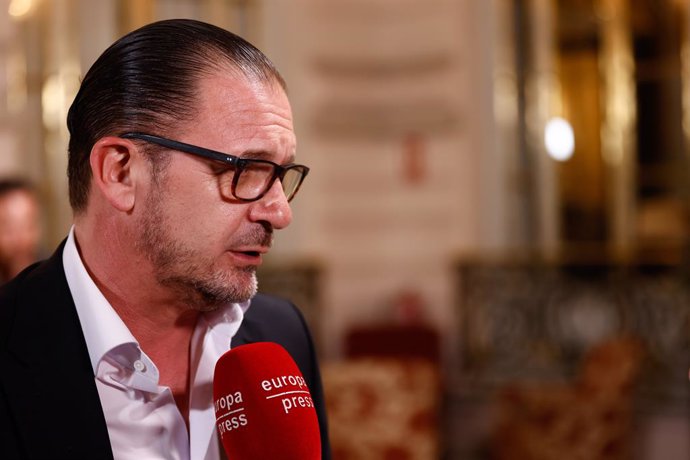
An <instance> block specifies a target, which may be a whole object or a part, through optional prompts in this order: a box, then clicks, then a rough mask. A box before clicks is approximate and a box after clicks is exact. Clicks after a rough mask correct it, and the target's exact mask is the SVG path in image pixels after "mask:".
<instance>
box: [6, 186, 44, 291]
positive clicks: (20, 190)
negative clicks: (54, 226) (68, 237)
mask: <svg viewBox="0 0 690 460" xmlns="http://www.w3.org/2000/svg"><path fill="white" fill-rule="evenodd" d="M41 233H42V232H41V222H40V206H39V203H38V198H37V197H36V192H35V191H34V189H33V187H32V186H31V185H30V184H29V183H28V182H26V181H24V180H22V179H3V180H0V284H2V283H4V282H6V281H8V280H9V279H11V278H14V277H15V276H16V275H17V274H18V273H19V272H20V271H22V270H23V269H24V268H26V267H27V266H28V265H30V264H31V263H33V262H35V261H36V260H38V253H39V247H40V243H41Z"/></svg>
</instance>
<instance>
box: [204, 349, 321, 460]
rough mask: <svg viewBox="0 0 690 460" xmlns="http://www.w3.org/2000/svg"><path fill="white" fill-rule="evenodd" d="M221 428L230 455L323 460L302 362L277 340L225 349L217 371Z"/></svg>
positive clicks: (245, 459) (235, 458) (238, 459)
mask: <svg viewBox="0 0 690 460" xmlns="http://www.w3.org/2000/svg"><path fill="white" fill-rule="evenodd" d="M213 401H214V405H215V411H216V428H217V429H218V434H219V435H220V439H221V441H222V443H223V447H224V448H225V453H226V454H227V455H228V458H229V459H230V460H249V459H251V460H276V459H281V460H312V459H313V460H319V459H320V458H321V438H320V436H319V422H318V419H317V417H316V410H315V409H314V401H313V400H312V398H311V394H310V393H309V388H307V384H306V383H305V381H304V377H302V373H301V372H300V370H299V368H298V367H297V364H295V361H293V359H292V357H291V356H290V355H289V354H288V352H287V351H286V350H285V349H284V348H283V347H281V346H280V345H278V344H276V343H271V342H258V343H253V344H249V345H242V346H239V347H237V348H233V349H232V350H230V351H228V352H227V353H225V354H224V355H223V356H221V357H220V359H219V360H218V362H217V363H216V370H215V374H214V376H213Z"/></svg>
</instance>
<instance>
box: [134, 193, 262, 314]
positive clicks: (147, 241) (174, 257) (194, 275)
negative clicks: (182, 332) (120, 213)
mask: <svg viewBox="0 0 690 460" xmlns="http://www.w3.org/2000/svg"><path fill="white" fill-rule="evenodd" d="M156 188H158V187H156ZM160 196H162V195H161V193H160V192H159V191H158V190H152V191H151V193H150V194H149V197H148V199H147V212H146V213H145V215H144V217H143V218H142V222H141V223H140V226H139V228H140V233H139V235H138V236H139V237H138V238H137V239H135V241H136V243H135V244H136V246H137V249H138V250H139V252H140V253H142V254H144V255H145V256H146V258H147V259H148V260H149V261H150V262H151V264H152V265H153V268H154V275H155V277H156V281H157V282H158V283H159V284H161V285H163V286H165V287H167V288H170V289H172V290H173V291H174V292H175V293H176V295H178V296H179V297H180V300H181V301H183V302H184V303H186V304H187V305H188V306H189V308H192V309H194V310H197V311H201V312H204V311H213V310H217V309H218V308H220V307H222V306H224V305H228V304H230V303H235V302H244V301H246V300H249V299H251V298H252V297H254V295H255V294H256V292H257V288H258V282H257V278H256V267H253V266H248V267H236V268H235V269H233V270H232V271H228V270H227V269H221V268H219V267H216V266H215V264H214V260H212V259H208V260H207V259H205V258H204V257H203V256H202V255H201V254H199V253H198V252H197V251H195V250H194V249H192V248H191V247H189V246H188V245H186V244H185V243H184V242H183V241H179V240H177V239H175V238H174V237H173V236H172V235H171V234H170V229H171V228H173V227H172V226H173V225H175V224H174V223H173V222H171V221H170V219H169V218H167V216H165V215H164V213H163V206H161V204H160V201H159V200H157V199H156V198H158V197H160ZM259 231H260V232H261V235H259V234H258V233H259ZM259 231H257V232H255V233H254V234H252V235H250V236H247V237H245V239H247V240H252V241H264V242H265V241H266V240H267V239H268V240H269V241H270V239H271V237H270V235H266V231H265V230H263V229H261V230H259Z"/></svg>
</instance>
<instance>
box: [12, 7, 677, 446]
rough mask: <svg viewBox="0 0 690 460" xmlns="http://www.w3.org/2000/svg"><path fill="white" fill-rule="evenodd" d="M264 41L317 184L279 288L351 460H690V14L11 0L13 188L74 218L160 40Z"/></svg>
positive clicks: (50, 228)
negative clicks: (77, 158) (84, 109)
mask: <svg viewBox="0 0 690 460" xmlns="http://www.w3.org/2000/svg"><path fill="white" fill-rule="evenodd" d="M173 17H188V18H196V19H201V20H205V21H208V22H212V23H214V24H217V25H219V26H222V27H225V28H227V29H229V30H231V31H234V32H235V33H237V34H239V35H242V36H243V37H245V38H247V39H249V40H250V41H252V42H253V43H254V44H256V45H257V46H258V47H259V48H261V49H262V50H264V51H265V52H266V54H267V55H268V56H269V57H270V58H271V59H272V60H273V61H274V62H275V63H276V65H277V66H278V68H279V69H281V72H282V73H283V75H284V76H285V78H286V80H287V81H288V85H289V95H290V98H291V101H292V104H293V110H294V116H295V120H296V130H297V135H298V147H299V148H298V150H299V160H300V162H303V163H305V164H308V165H309V166H310V167H311V168H312V173H311V174H310V176H309V179H308V181H307V183H306V184H305V185H304V187H303V190H302V192H301V193H300V197H299V199H297V200H295V202H294V212H295V220H294V223H293V224H292V226H291V227H290V228H289V229H287V230H285V231H284V232H282V233H281V235H279V238H278V240H277V243H276V247H275V249H274V251H273V253H272V255H271V258H270V259H269V260H268V261H267V263H266V265H265V266H264V267H262V270H261V271H262V273H261V278H260V280H261V287H260V289H262V290H264V291H267V292H274V293H278V294H282V295H286V296H289V297H291V298H293V299H294V300H295V301H296V302H297V303H298V304H299V305H300V306H301V307H302V308H303V310H304V311H305V314H306V316H307V318H308V320H309V322H310V324H311V327H312V329H313V331H314V335H315V340H316V342H317V345H318V347H319V351H320V354H321V359H322V362H323V365H324V378H325V380H326V384H327V390H329V395H330V398H331V401H330V402H329V404H331V413H332V415H331V418H332V431H333V433H332V436H333V438H334V444H335V447H336V454H337V456H338V457H337V458H342V459H347V458H349V459H360V458H361V459H366V458H372V459H378V458H381V459H384V458H385V459H435V458H447V459H488V458H511V459H523V458H524V459H551V458H553V459H556V458H558V459H569V458H573V459H575V458H582V459H596V458H636V459H662V458H663V459H687V458H690V423H689V418H688V417H689V411H690V399H689V398H688V396H689V393H688V368H689V367H690V340H689V337H690V284H689V282H690V279H689V277H688V274H690V271H689V270H688V268H690V259H689V256H690V252H689V251H688V249H689V248H688V236H689V235H690V228H688V224H689V221H688V204H689V203H690V201H689V198H690V197H689V196H688V194H689V192H690V190H689V188H688V184H690V182H689V180H688V179H689V177H688V172H689V169H688V168H689V166H690V165H688V145H687V141H688V135H689V134H690V86H688V85H690V80H689V77H690V74H689V73H690V61H689V59H690V54H689V51H690V48H689V47H688V45H689V44H690V43H689V42H688V40H689V38H688V25H689V21H690V12H689V5H688V2H687V1H685V0H396V1H393V0H341V1H338V2H335V1H327V0H0V176H22V177H26V178H28V179H30V180H31V181H32V182H33V183H34V184H35V185H36V187H37V189H38V191H39V192H40V195H41V198H42V200H43V202H44V205H45V206H44V216H43V221H44V223H45V241H44V246H45V251H46V253H49V252H50V251H52V248H54V247H55V245H56V244H57V243H58V242H59V241H60V240H61V239H62V238H64V236H65V235H66V233H67V231H68V229H69V225H70V222H71V212H70V209H69V205H68V202H67V183H66V174H65V170H66V161H67V160H66V158H67V156H66V150H67V149H66V145H67V131H66V127H65V116H66V111H67V109H68V107H69V104H70V103H71V100H72V98H73V96H74V94H75V93H76V89H77V88H78V85H79V79H80V76H81V75H83V73H84V72H85V71H86V69H88V67H89V66H90V65H91V63H92V62H93V61H94V60H95V58H96V57H97V56H98V55H99V54H100V53H101V52H102V51H103V50H104V49H105V48H106V47H107V46H108V45H109V44H110V43H111V42H112V41H114V40H115V39H116V38H117V37H119V36H121V35H122V34H124V33H126V32H128V31H130V30H132V29H134V28H136V27H138V26H140V25H143V24H145V23H148V22H151V21H153V20H157V19H164V18H173Z"/></svg>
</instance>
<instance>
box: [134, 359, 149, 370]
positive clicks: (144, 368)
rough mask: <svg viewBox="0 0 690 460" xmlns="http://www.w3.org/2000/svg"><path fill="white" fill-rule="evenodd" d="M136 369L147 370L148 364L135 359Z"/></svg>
mask: <svg viewBox="0 0 690 460" xmlns="http://www.w3.org/2000/svg"><path fill="white" fill-rule="evenodd" d="M134 369H136V370H137V371H138V372H146V364H144V363H142V362H141V361H139V360H136V361H134Z"/></svg>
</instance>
